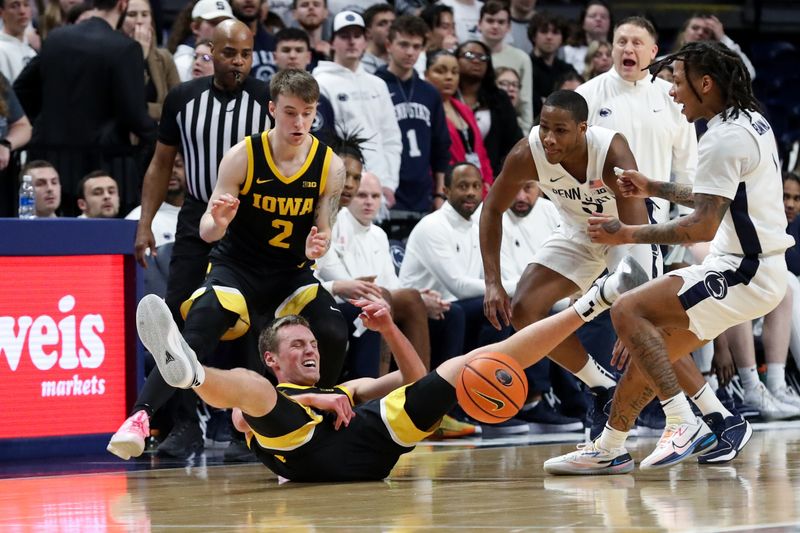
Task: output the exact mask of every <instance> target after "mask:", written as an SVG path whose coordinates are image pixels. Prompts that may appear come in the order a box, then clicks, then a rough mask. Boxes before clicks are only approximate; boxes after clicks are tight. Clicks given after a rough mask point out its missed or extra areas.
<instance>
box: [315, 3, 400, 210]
mask: <svg viewBox="0 0 800 533" xmlns="http://www.w3.org/2000/svg"><path fill="white" fill-rule="evenodd" d="M331 45H332V48H333V49H334V52H335V53H334V60H333V61H320V63H319V65H318V66H317V68H315V69H314V73H313V74H314V77H315V78H316V79H317V82H318V83H319V88H320V92H321V93H322V94H323V95H325V97H327V98H328V100H329V101H330V102H331V104H332V105H333V115H334V117H335V119H336V129H337V132H338V134H339V136H340V137H346V136H348V134H350V133H356V134H357V135H358V136H359V137H361V138H363V139H367V141H366V142H365V143H364V146H363V149H364V159H365V160H366V169H367V170H369V171H370V172H372V173H374V174H375V175H376V176H378V178H379V179H380V180H381V183H382V185H383V193H384V198H385V200H386V207H387V208H389V209H391V208H392V207H393V206H394V203H395V198H394V191H395V189H397V185H398V182H399V172H400V154H401V152H402V151H403V141H402V139H401V138H400V127H399V126H398V125H397V119H396V118H395V117H394V115H387V114H386V112H385V111H386V110H387V109H392V108H393V104H392V97H391V96H389V90H388V89H387V88H386V83H385V82H384V81H383V80H381V79H380V78H378V77H377V76H374V75H372V74H369V73H367V72H365V71H364V69H363V68H360V67H361V55H362V54H363V53H364V49H365V48H366V46H367V42H366V39H365V37H364V19H362V18H361V15H359V14H358V13H354V12H352V11H342V12H341V13H339V14H338V15H336V18H335V19H334V21H333V41H332V43H331Z"/></svg>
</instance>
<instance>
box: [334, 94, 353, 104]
mask: <svg viewBox="0 0 800 533" xmlns="http://www.w3.org/2000/svg"><path fill="white" fill-rule="evenodd" d="M336 99H337V100H339V101H340V102H346V101H347V100H349V99H350V97H349V96H348V95H347V94H346V93H339V94H337V95H336Z"/></svg>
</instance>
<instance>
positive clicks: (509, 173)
mask: <svg viewBox="0 0 800 533" xmlns="http://www.w3.org/2000/svg"><path fill="white" fill-rule="evenodd" d="M532 179H533V180H535V179H538V175H537V174H536V165H534V163H533V155H531V149H530V146H529V144H528V139H526V138H523V139H520V141H519V142H517V144H516V145H514V148H512V149H511V151H510V152H509V154H508V157H506V160H505V162H504V163H503V169H502V170H501V171H500V175H499V176H497V179H496V180H495V181H494V183H493V184H492V187H491V189H489V194H488V195H487V196H486V200H484V202H483V210H482V211H481V221H480V243H481V259H482V260H483V272H484V279H485V283H486V292H485V294H484V298H483V312H484V314H485V315H486V319H487V320H489V322H490V323H491V324H492V325H493V326H494V327H495V328H497V329H501V328H502V327H504V326H508V325H509V324H510V323H511V301H510V300H509V298H508V294H507V293H506V290H505V289H504V288H503V283H502V282H503V280H502V275H501V270H500V244H501V242H502V240H503V213H505V211H506V210H507V209H508V208H509V207H511V204H512V203H513V202H514V198H515V197H516V196H517V193H518V192H519V190H520V189H521V188H522V187H523V186H524V185H525V183H526V182H528V181H530V180H532Z"/></svg>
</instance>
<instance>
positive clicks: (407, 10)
mask: <svg viewBox="0 0 800 533" xmlns="http://www.w3.org/2000/svg"><path fill="white" fill-rule="evenodd" d="M431 5H434V4H433V2H431V1H430V0H395V2H394V8H395V11H396V12H397V14H398V16H399V15H414V16H415V17H419V16H420V15H421V14H422V12H423V11H425V10H426V9H427V8H429V7H430V6H431Z"/></svg>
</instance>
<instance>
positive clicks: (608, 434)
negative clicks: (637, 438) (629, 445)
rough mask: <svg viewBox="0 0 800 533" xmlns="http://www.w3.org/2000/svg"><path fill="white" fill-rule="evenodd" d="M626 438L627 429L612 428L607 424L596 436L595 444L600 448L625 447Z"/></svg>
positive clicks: (613, 448)
mask: <svg viewBox="0 0 800 533" xmlns="http://www.w3.org/2000/svg"><path fill="white" fill-rule="evenodd" d="M627 438H628V432H627V431H620V430H618V429H614V428H612V427H611V426H609V425H608V424H606V427H605V428H603V432H602V433H601V434H600V436H599V437H598V438H597V442H596V446H597V447H598V448H600V449H602V450H616V449H618V448H624V447H625V440H626V439H627Z"/></svg>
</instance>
